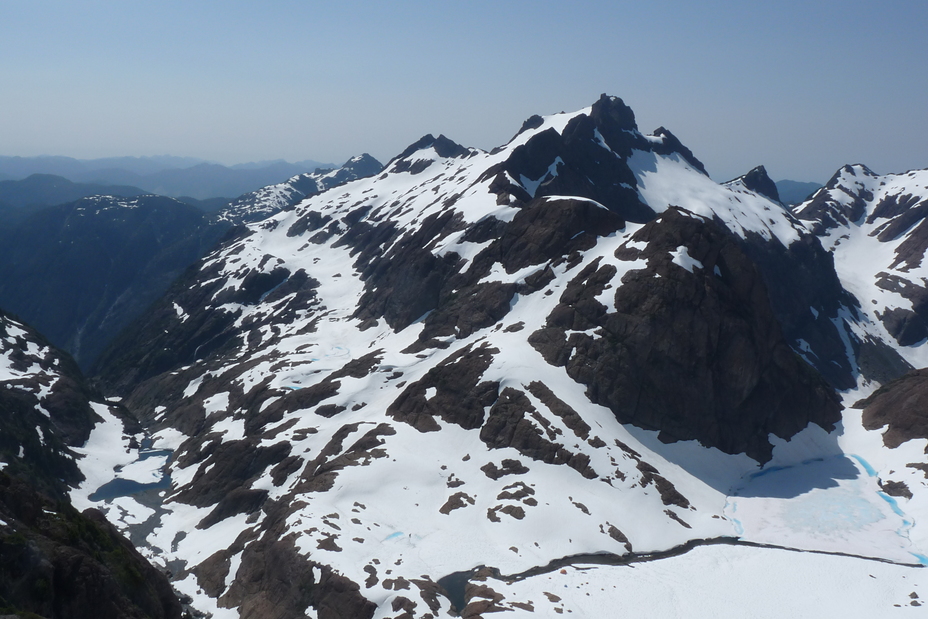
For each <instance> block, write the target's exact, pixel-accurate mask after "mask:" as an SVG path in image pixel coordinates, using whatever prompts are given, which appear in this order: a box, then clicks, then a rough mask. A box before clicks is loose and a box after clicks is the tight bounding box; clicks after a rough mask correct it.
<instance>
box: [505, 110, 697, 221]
mask: <svg viewBox="0 0 928 619" xmlns="http://www.w3.org/2000/svg"><path fill="white" fill-rule="evenodd" d="M668 135H669V133H668ZM663 147H664V148H671V146H670V145H669V142H668V143H665V144H664V145H663ZM680 147H681V149H682V145H680ZM635 148H638V149H641V150H659V148H658V147H655V146H654V145H652V144H651V143H650V142H648V141H647V140H646V139H645V138H644V137H643V136H641V134H639V133H638V131H637V125H636V124H635V115H634V113H633V112H632V111H631V109H630V108H629V107H628V106H626V105H625V104H624V103H623V102H622V100H621V99H618V98H615V97H607V96H605V95H603V96H602V97H601V98H600V99H599V101H597V102H596V103H595V104H593V107H592V110H591V112H590V114H589V115H580V116H576V117H575V118H573V119H572V120H571V121H570V122H568V123H567V126H566V127H565V128H564V130H563V131H562V132H561V133H558V132H557V131H555V130H554V129H549V130H547V131H543V132H541V133H539V134H536V135H534V136H533V137H532V138H531V139H529V140H528V141H527V142H526V143H525V144H523V145H521V146H518V147H516V148H515V149H514V150H513V152H512V155H510V157H509V158H508V159H507V160H506V161H505V162H504V163H503V164H501V165H500V166H499V167H498V168H496V169H491V170H490V171H488V174H489V173H492V174H495V180H494V183H493V185H492V186H491V189H493V191H494V192H495V193H497V194H498V195H499V196H500V199H508V196H512V198H515V199H516V200H517V201H519V202H528V201H529V200H531V199H532V198H542V197H545V196H564V195H567V196H579V197H583V198H589V199H591V200H595V201H596V202H599V203H600V204H602V205H604V206H605V207H606V208H608V209H609V210H611V211H613V212H614V213H616V214H617V215H619V217H620V218H622V219H625V220H627V221H634V222H639V223H642V222H645V221H648V220H650V219H652V218H653V217H654V211H653V210H652V209H651V208H650V207H648V206H647V205H645V204H643V203H642V202H641V201H640V199H639V198H638V192H637V190H636V189H635V186H636V180H635V175H634V173H633V172H632V170H631V168H629V166H628V164H627V162H626V159H627V158H628V157H629V156H630V155H631V154H632V150H633V149H635ZM608 149H611V151H612V152H610V150H608ZM700 167H701V164H700ZM511 179H515V180H516V181H517V182H519V183H521V184H518V185H517V184H514V183H513V182H512V180H511ZM526 187H529V189H531V191H527V190H526Z"/></svg>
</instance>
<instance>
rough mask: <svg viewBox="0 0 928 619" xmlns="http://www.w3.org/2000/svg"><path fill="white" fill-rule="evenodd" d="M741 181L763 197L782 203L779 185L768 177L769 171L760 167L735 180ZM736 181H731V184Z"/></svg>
mask: <svg viewBox="0 0 928 619" xmlns="http://www.w3.org/2000/svg"><path fill="white" fill-rule="evenodd" d="M735 180H740V181H741V182H742V183H743V184H744V186H745V187H747V188H748V189H750V190H751V191H753V192H755V193H759V194H760V195H762V196H767V197H768V198H770V199H771V200H774V201H776V202H779V201H780V193H779V191H778V190H777V184H776V183H774V182H773V180H772V179H771V178H770V177H769V176H768V175H767V169H766V168H765V167H764V166H762V165H760V166H757V167H756V168H754V169H753V170H751V171H750V172H748V173H747V174H745V175H744V176H742V177H741V178H738V179H735ZM731 182H734V181H729V183H731Z"/></svg>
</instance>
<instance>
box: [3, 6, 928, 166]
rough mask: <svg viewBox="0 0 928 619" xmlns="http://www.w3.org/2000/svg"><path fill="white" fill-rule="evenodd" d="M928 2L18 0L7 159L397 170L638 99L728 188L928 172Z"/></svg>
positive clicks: (6, 79)
mask: <svg viewBox="0 0 928 619" xmlns="http://www.w3.org/2000/svg"><path fill="white" fill-rule="evenodd" d="M926 27H928V2H925V1H924V0H905V1H899V0H881V1H879V2H876V1H868V2H863V1H859V0H848V1H843V2H837V1H816V0H802V1H798V0H780V1H779V2H770V1H764V2H752V1H746V0H741V1H721V0H719V1H701V2H693V1H683V0H679V1H675V0H665V1H661V0H651V1H650V2H644V1H642V0H636V1H634V2H625V1H619V0H610V1H586V2H584V1H582V0H574V1H573V2H565V1H559V2H546V1H537V2H528V1H521V0H520V1H516V0H513V1H508V2H507V1H505V0H496V1H495V2H484V1H470V2H463V1H461V2H454V3H452V2H443V1H436V0H432V1H431V2H416V1H402V0H394V1H393V2H356V1H350V0H348V1H345V0H341V1H339V0H328V1H326V2H312V1H297V0H263V1H261V2H258V1H248V2H245V1H236V0H223V1H218V0H215V1H214V0H185V1H175V0H157V1H154V2H152V1H150V0H149V1H144V2H142V1H134V0H120V1H114V0H82V1H80V2H77V1H74V0H29V1H28V2H27V1H25V0H0V155H23V156H31V155H41V154H56V155H68V156H72V157H78V158H94V157H104V156H119V155H155V154H173V155H184V156H195V157H203V158H206V159H211V160H215V161H220V162H222V163H227V164H230V163H239V162H245V161H253V160H262V159H277V158H283V159H288V160H290V161H294V160H300V159H316V160H321V161H334V162H340V161H343V160H345V159H347V158H348V157H349V156H351V155H354V154H357V153H360V152H362V151H367V152H370V153H371V154H373V155H374V156H375V157H377V158H379V159H382V160H384V161H386V160H387V159H389V158H390V157H392V156H394V155H395V154H397V153H398V152H400V151H401V150H402V149H403V148H404V147H405V146H407V145H408V144H409V143H411V142H413V141H414V140H416V139H418V138H419V137H421V136H422V135H424V134H426V133H434V134H436V135H437V134H439V133H444V134H445V135H447V136H448V137H450V138H451V139H453V140H455V141H458V142H461V143H463V144H465V145H468V146H478V147H481V148H492V147H494V146H496V145H499V144H501V143H504V142H506V141H507V140H508V139H509V138H510V137H511V136H512V135H513V134H514V133H515V132H516V131H517V130H518V128H519V127H520V126H521V123H522V121H523V120H524V119H525V118H527V117H528V116H530V115H532V114H535V113H539V114H549V113H553V112H558V111H562V110H566V111H570V110H575V109H579V108H582V107H585V106H587V105H589V104H590V103H592V102H593V101H594V100H595V99H596V98H597V97H598V96H599V94H600V93H602V92H606V93H609V94H612V95H617V96H619V97H622V98H623V99H624V100H625V102H626V103H628V104H629V105H630V106H631V107H632V108H633V109H634V110H635V113H636V116H637V118H638V123H639V126H640V128H641V129H642V130H644V131H646V132H650V131H652V130H654V129H656V128H657V127H658V126H660V125H664V126H665V127H667V128H668V129H670V130H671V131H673V132H674V133H675V134H676V135H677V136H678V137H679V138H680V139H681V140H682V141H683V143H684V144H686V145H688V146H689V147H690V148H691V149H692V150H693V152H694V153H695V154H696V156H697V157H699V158H700V159H702V161H703V162H704V163H705V164H706V167H707V168H708V170H709V172H710V174H711V175H712V176H713V178H716V179H717V180H725V179H727V178H730V177H734V176H737V175H739V174H741V173H743V172H745V171H747V170H748V169H750V168H751V167H753V166H754V165H757V164H761V163H762V164H765V165H766V166H767V169H768V171H769V172H770V173H771V175H772V176H773V177H774V178H775V179H781V178H792V179H796V180H814V181H819V182H824V181H825V180H827V179H828V178H829V177H830V176H831V174H832V173H833V172H834V171H835V170H836V169H837V168H838V167H839V166H840V165H842V164H844V163H857V162H861V163H866V164H868V165H869V166H871V167H872V168H874V169H875V170H876V171H877V172H894V171H903V170H906V169H910V168H924V167H928V113H926V110H928V34H926Z"/></svg>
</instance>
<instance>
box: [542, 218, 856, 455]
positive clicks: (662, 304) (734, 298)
mask: <svg viewBox="0 0 928 619" xmlns="http://www.w3.org/2000/svg"><path fill="white" fill-rule="evenodd" d="M633 239H634V240H636V241H640V242H647V243H648V246H647V249H646V250H644V252H643V254H639V252H638V251H637V250H633V249H630V248H627V249H623V250H620V252H622V254H623V255H620V256H618V257H620V258H623V259H636V258H645V259H647V260H648V266H647V267H646V268H645V269H641V270H636V271H631V272H629V273H628V274H627V275H626V276H625V277H624V278H623V282H624V285H623V286H622V287H621V288H619V289H618V291H617V293H616V296H615V305H616V310H617V311H616V313H607V311H606V308H605V307H604V306H603V305H602V304H601V303H599V302H598V301H597V300H596V299H595V296H596V295H598V294H600V293H601V292H602V291H603V288H604V284H603V283H601V282H605V281H608V280H609V279H610V277H611V275H610V273H609V269H612V268H613V267H609V266H603V267H599V268H596V267H595V266H591V267H588V268H587V269H585V270H584V271H582V272H580V273H579V274H578V275H577V276H576V277H575V279H574V280H573V282H571V284H570V286H568V288H567V290H566V291H565V292H564V294H563V295H562V297H561V304H560V305H559V306H558V307H557V308H556V309H555V311H554V312H553V313H552V314H551V315H549V316H548V321H547V327H546V328H544V329H542V330H540V331H537V332H536V333H534V334H532V336H531V339H530V341H531V342H532V344H533V345H534V346H535V347H536V348H537V349H538V350H539V351H540V352H541V353H542V354H543V355H544V356H545V358H546V359H547V360H548V361H549V362H550V363H553V364H556V365H563V366H565V367H566V368H567V372H568V374H569V375H570V376H571V377H572V378H574V380H577V381H578V382H580V383H583V384H585V385H587V388H588V391H587V393H588V395H589V396H590V399H591V400H593V401H594V402H597V403H600V404H604V405H606V406H608V407H609V408H611V409H612V410H613V412H614V413H615V414H616V417H617V418H618V419H619V421H621V422H622V423H632V424H635V425H638V426H640V427H643V428H647V429H654V430H660V431H661V436H662V438H663V439H665V440H668V441H675V440H689V439H696V440H699V441H700V442H702V443H703V444H705V445H709V446H714V447H718V448H719V449H721V450H722V451H725V452H726V453H740V452H745V453H747V454H748V455H750V456H751V457H753V458H755V459H757V460H758V461H760V462H764V461H766V460H768V459H769V458H770V453H771V450H772V447H771V446H770V444H769V442H768V439H767V435H768V433H771V432H772V433H774V434H776V435H777V436H780V437H783V438H787V437H790V436H792V435H793V434H795V433H796V432H798V431H800V430H801V429H803V428H804V427H806V426H807V425H808V424H809V423H810V422H812V423H817V424H819V425H821V426H823V427H825V428H826V429H831V428H833V427H834V423H835V422H837V421H838V420H839V419H840V405H839V403H838V400H837V398H836V396H835V395H834V392H833V391H832V390H831V389H830V388H829V387H828V386H827V385H826V384H825V383H824V382H823V381H822V380H821V379H820V378H819V377H818V376H817V375H816V374H815V372H813V371H812V370H811V369H810V368H809V367H808V366H807V365H805V363H803V362H802V361H801V360H800V359H799V358H798V357H797V356H796V355H795V353H793V352H792V350H791V349H790V347H789V346H788V345H787V343H786V341H785V340H784V338H783V334H782V330H781V328H780V325H779V324H778V322H777V320H776V318H775V316H774V314H773V312H772V311H771V309H770V302H769V299H768V295H767V290H766V287H765V285H764V282H763V278H762V276H761V274H760V273H759V272H758V270H757V268H756V267H755V266H754V264H753V263H752V262H751V261H750V259H749V258H748V257H747V256H746V255H745V254H744V252H743V251H742V250H741V249H740V247H739V244H738V243H737V242H736V241H735V240H734V238H733V235H731V234H730V233H728V232H727V231H726V230H724V229H722V228H720V227H719V226H717V225H715V224H713V223H711V222H708V221H703V220H701V219H700V218H695V217H692V216H690V215H688V214H686V213H684V212H681V211H679V210H675V209H671V210H669V211H667V212H665V213H664V214H663V215H662V216H661V217H660V218H659V219H658V220H656V221H654V222H652V223H651V224H648V225H647V226H645V227H644V228H642V229H641V230H640V231H639V232H638V233H636V234H635V235H634V237H633ZM679 247H686V248H687V251H688V253H689V256H691V257H692V258H695V259H696V260H698V261H700V262H701V263H702V268H698V267H694V268H693V272H689V271H687V270H686V269H684V268H683V267H681V266H679V265H677V264H674V263H673V262H672V260H671V252H673V251H675V250H677V249H678V248H679ZM716 270H718V272H719V274H717V273H716V272H715V271H716ZM590 330H594V331H593V335H586V334H582V333H577V332H581V331H590ZM567 331H571V332H573V333H572V334H571V335H570V336H568V335H567V333H566V332H567Z"/></svg>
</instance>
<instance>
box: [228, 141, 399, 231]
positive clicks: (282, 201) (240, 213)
mask: <svg viewBox="0 0 928 619" xmlns="http://www.w3.org/2000/svg"><path fill="white" fill-rule="evenodd" d="M382 169H383V164H382V163H380V162H379V161H377V160H376V159H374V158H373V157H371V156H370V155H368V154H367V153H364V154H363V155H358V156H357V157H352V158H351V159H349V160H348V161H346V162H345V164H344V165H342V167H340V168H337V169H327V168H319V169H317V170H316V171H314V172H306V173H304V174H297V175H296V176H294V177H292V178H290V179H288V180H287V181H285V182H283V183H278V184H276V185H269V186H267V187H263V188H261V189H258V190H257V191H252V192H250V193H246V194H244V195H242V196H239V197H238V198H236V199H235V200H233V201H232V202H230V203H229V205H228V206H226V207H225V208H223V209H222V210H221V211H220V212H219V213H218V214H217V219H219V220H221V221H227V222H230V223H233V224H242V223H248V222H254V221H260V220H261V219H264V218H266V217H269V216H271V215H274V214H276V213H278V212H280V211H282V210H285V209H288V208H290V207H292V206H293V205H295V204H297V203H298V202H300V201H301V200H303V199H304V198H306V197H307V196H312V195H315V194H317V193H321V192H323V191H325V190H326V189H331V188H332V187H336V186H338V185H342V184H344V183H347V182H348V181H353V180H355V179H358V178H364V177H366V176H373V175H374V174H377V173H378V172H380V171H381V170H382Z"/></svg>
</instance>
